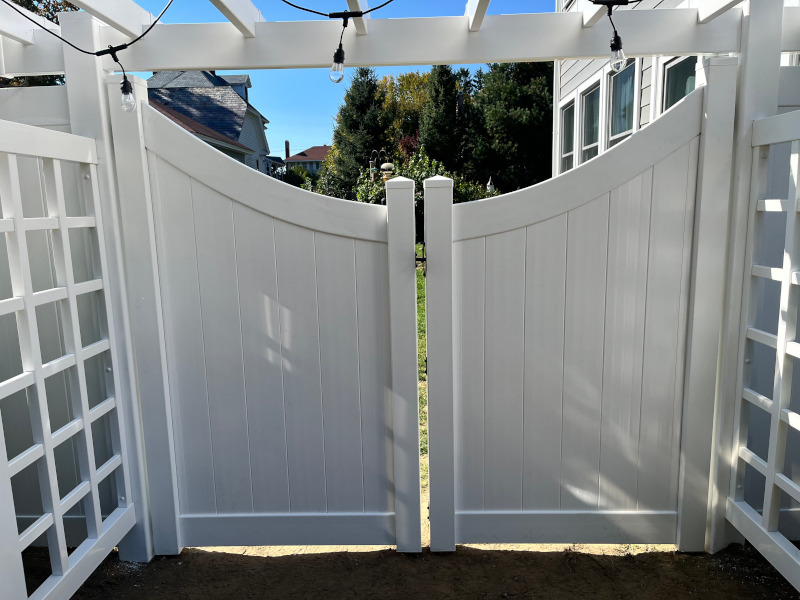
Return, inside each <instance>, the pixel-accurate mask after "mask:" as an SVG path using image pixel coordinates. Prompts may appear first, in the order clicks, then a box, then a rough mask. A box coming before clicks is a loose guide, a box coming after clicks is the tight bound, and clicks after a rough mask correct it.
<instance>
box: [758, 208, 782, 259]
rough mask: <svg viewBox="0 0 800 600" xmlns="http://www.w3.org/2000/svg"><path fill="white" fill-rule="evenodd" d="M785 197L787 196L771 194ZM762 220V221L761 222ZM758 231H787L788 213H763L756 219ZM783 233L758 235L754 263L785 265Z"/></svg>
mask: <svg viewBox="0 0 800 600" xmlns="http://www.w3.org/2000/svg"><path fill="white" fill-rule="evenodd" d="M771 197H773V198H785V197H786V196H771ZM759 221H760V223H759ZM755 226H756V231H757V232H759V233H762V234H763V233H764V232H769V231H781V232H784V231H786V213H782V212H767V213H762V214H760V215H759V217H758V218H757V219H756V223H755ZM783 247H784V236H783V235H756V240H755V246H754V248H753V264H756V265H764V266H766V267H783Z"/></svg>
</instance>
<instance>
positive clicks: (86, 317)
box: [77, 292, 105, 347]
mask: <svg viewBox="0 0 800 600" xmlns="http://www.w3.org/2000/svg"><path fill="white" fill-rule="evenodd" d="M77 302H78V321H80V326H81V343H82V344H83V346H84V347H86V346H89V345H90V344H94V343H95V342H99V341H100V340H102V339H104V338H105V327H103V322H104V318H105V300H104V299H103V292H90V293H88V294H81V295H80V296H78V297H77Z"/></svg>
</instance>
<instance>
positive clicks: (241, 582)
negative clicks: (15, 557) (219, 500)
mask: <svg viewBox="0 0 800 600" xmlns="http://www.w3.org/2000/svg"><path fill="white" fill-rule="evenodd" d="M423 496H424V497H423V507H424V506H426V505H427V490H424V494H423ZM423 514H425V512H423ZM429 539H430V532H429V531H427V530H425V531H423V545H427V543H428V542H429ZM28 558H29V559H31V560H32V563H31V564H30V566H31V569H30V570H29V573H30V574H31V575H32V576H33V577H35V576H36V573H37V566H36V563H37V562H38V563H39V564H40V565H42V566H44V565H47V563H48V559H47V553H46V551H45V552H41V551H40V552H38V553H36V554H32V555H29V556H28ZM39 570H40V569H39ZM0 596H2V594H1V593H0ZM73 598H74V600H101V599H102V600H162V599H163V600H223V599H224V600H228V599H236V600H238V599H240V598H241V599H248V598H259V599H263V598H268V599H270V600H283V599H286V600H289V599H301V598H302V599H306V598H308V599H312V598H313V599H317V598H324V599H327V598H330V599H338V598H347V599H360V598H376V599H380V600H392V599H398V600H400V599H402V600H409V599H414V598H425V599H426V600H427V599H431V600H434V599H462V598H463V599H472V598H476V599H478V598H481V599H482V598H500V599H502V598H511V599H526V600H527V599H534V598H539V599H548V598H553V599H562V598H563V599H570V600H572V599H574V598H596V599H597V600H611V599H618V598H625V599H629V598H630V599H637V600H638V599H641V600H656V599H657V600H664V599H668V600H683V599H690V598H691V599H710V600H716V599H720V600H722V599H725V600H745V599H747V600H751V599H762V598H763V599H764V600H800V594H798V593H797V592H796V591H795V590H794V588H792V587H791V586H790V585H789V584H788V583H787V582H786V580H784V579H783V578H782V577H781V576H780V575H779V574H778V573H777V572H776V571H775V570H774V569H773V568H772V567H771V566H770V565H769V563H767V562H766V561H765V560H764V559H763V558H761V556H760V555H759V554H758V552H756V551H755V550H754V549H753V548H752V547H749V546H744V547H743V546H733V547H731V548H728V549H727V550H725V551H723V552H721V553H719V554H717V555H714V556H708V555H705V554H680V553H677V552H675V551H674V547H671V546H598V545H592V546H588V545H573V546H558V545H527V544H526V545H522V544H515V545H510V544H497V545H471V546H460V547H459V548H458V550H457V551H456V552H455V553H452V554H433V553H431V552H430V551H429V550H428V549H427V548H426V549H425V550H424V551H423V552H422V554H419V555H402V554H397V553H396V552H395V551H394V550H393V549H391V548H389V547H374V546H368V547H353V546H350V547H322V546H300V547H274V546H272V547H268V546H264V547H245V548H240V547H236V548H187V549H185V550H184V551H183V552H182V553H181V555H180V556H169V557H165V556H159V557H156V558H155V559H154V560H153V561H152V562H151V563H149V564H138V563H123V562H120V561H119V560H118V559H117V556H116V553H112V555H111V556H109V557H108V558H107V559H106V560H105V561H104V562H103V564H102V565H101V566H100V568H98V569H97V571H95V573H94V574H93V575H92V576H91V577H90V578H89V579H88V580H87V581H86V583H85V584H84V585H83V587H81V588H80V590H78V592H77V593H76V594H75V596H74V597H73Z"/></svg>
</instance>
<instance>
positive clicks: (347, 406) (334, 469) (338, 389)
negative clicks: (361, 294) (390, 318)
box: [315, 233, 364, 512]
mask: <svg viewBox="0 0 800 600" xmlns="http://www.w3.org/2000/svg"><path fill="white" fill-rule="evenodd" d="M315 240H316V244H315V249H316V262H317V299H318V302H319V344H320V363H321V371H322V412H323V429H324V432H325V485H326V494H327V498H328V511H329V512H345V511H360V510H363V508H364V482H363V469H362V462H361V406H360V402H361V398H360V393H359V392H360V390H359V381H358V376H359V369H358V355H359V347H358V313H357V306H356V269H355V242H354V240H351V239H346V238H343V237H338V236H333V235H327V234H324V233H316V234H315Z"/></svg>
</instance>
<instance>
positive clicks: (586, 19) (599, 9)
mask: <svg viewBox="0 0 800 600" xmlns="http://www.w3.org/2000/svg"><path fill="white" fill-rule="evenodd" d="M607 13H608V7H606V6H603V5H602V4H592V3H591V2H590V3H589V4H588V5H587V6H586V8H584V9H583V26H584V27H594V25H595V24H596V23H597V22H598V21H599V20H600V19H602V18H603V17H605V16H606V14H607Z"/></svg>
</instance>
